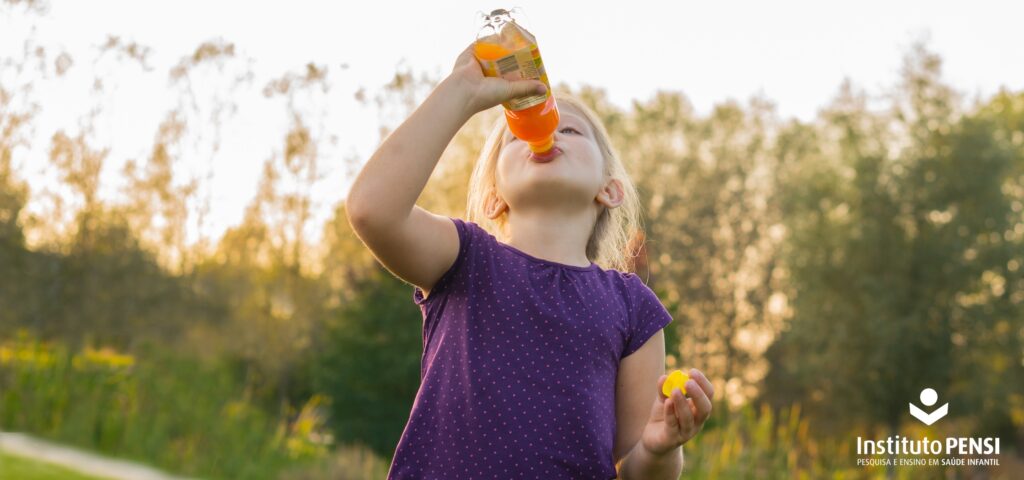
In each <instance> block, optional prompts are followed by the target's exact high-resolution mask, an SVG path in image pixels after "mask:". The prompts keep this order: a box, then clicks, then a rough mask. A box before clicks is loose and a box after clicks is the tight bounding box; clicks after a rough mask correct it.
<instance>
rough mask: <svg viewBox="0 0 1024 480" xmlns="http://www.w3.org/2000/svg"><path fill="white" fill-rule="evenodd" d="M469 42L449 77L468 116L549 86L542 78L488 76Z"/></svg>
mask: <svg viewBox="0 0 1024 480" xmlns="http://www.w3.org/2000/svg"><path fill="white" fill-rule="evenodd" d="M475 43H476V42H473V43H470V44H469V46H468V47H466V49H465V50H463V51H462V54H460V55H459V57H458V58H457V59H456V60H455V67H454V68H452V73H451V74H450V75H449V76H448V78H447V79H445V80H446V81H450V82H451V83H452V84H454V85H455V86H456V89H457V90H459V92H460V94H461V95H462V97H463V99H464V100H465V101H464V103H463V105H464V107H465V108H466V110H467V111H466V113H467V116H472V115H473V114H475V113H478V112H481V111H484V110H487V109H488V108H491V107H493V106H495V105H498V104H500V103H502V102H507V101H509V100H512V99H513V98H520V97H526V96H530V95H537V94H541V93H544V92H545V91H546V90H547V86H546V85H544V82H541V81H540V80H516V81H509V80H505V79H503V78H495V77H487V76H485V75H484V71H483V68H482V67H481V66H480V62H479V61H477V59H476V56H474V55H473V47H474V45H475Z"/></svg>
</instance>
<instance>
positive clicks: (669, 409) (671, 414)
mask: <svg viewBox="0 0 1024 480" xmlns="http://www.w3.org/2000/svg"><path fill="white" fill-rule="evenodd" d="M662 408H663V409H664V410H665V425H666V426H668V429H669V431H670V432H675V431H679V430H680V426H679V420H678V419H677V418H676V411H675V407H674V406H673V402H672V399H671V398H669V399H667V400H665V403H664V406H663V407H662Z"/></svg>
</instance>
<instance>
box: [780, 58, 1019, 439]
mask: <svg viewBox="0 0 1024 480" xmlns="http://www.w3.org/2000/svg"><path fill="white" fill-rule="evenodd" d="M938 76H939V72H938V63H937V62H936V61H935V59H934V58H933V57H931V56H929V55H927V54H924V53H922V52H917V56H913V57H910V58H909V59H908V65H907V67H906V70H905V72H904V78H905V83H904V87H903V88H904V89H905V92H904V95H903V96H902V97H901V98H905V99H906V104H907V105H903V104H897V106H896V110H895V113H893V114H892V116H891V117H890V116H888V115H885V114H876V113H872V112H869V111H867V110H866V108H865V103H864V98H863V97H862V96H857V95H855V94H854V93H852V92H851V91H850V90H849V89H848V88H847V89H845V90H844V91H843V92H841V95H840V97H838V98H837V100H836V102H835V104H834V105H833V106H831V107H830V108H829V109H827V110H826V111H825V123H824V124H823V125H821V126H820V127H808V126H803V125H798V124H794V125H792V126H790V127H789V128H788V130H787V131H786V132H785V133H784V134H783V137H782V138H783V139H785V141H786V143H785V144H784V148H786V149H787V152H788V153H790V154H791V155H792V157H793V158H792V160H791V161H792V164H791V165H790V170H789V171H787V172H786V175H787V176H785V177H783V178H784V179H785V182H784V183H783V185H782V188H783V189H784V190H785V191H787V192H788V193H787V195H786V196H785V198H784V202H785V203H784V204H783V205H784V207H783V208H784V211H785V217H784V221H785V224H786V226H787V231H788V232H790V235H789V238H788V240H787V242H786V244H785V249H784V253H783V256H784V259H785V264H786V266H787V269H788V271H789V272H790V273H789V274H790V276H791V280H790V282H789V284H788V285H787V288H788V290H789V292H790V294H791V298H792V304H793V307H794V316H793V318H792V319H791V321H790V322H789V325H788V329H787V330H786V331H785V332H784V333H783V335H782V337H781V338H780V340H779V341H777V342H776V343H775V344H774V345H773V346H772V349H771V351H770V352H769V360H770V361H771V362H772V365H773V371H772V373H771V374H770V375H769V377H768V378H767V380H766V384H765V386H766V388H765V398H766V399H770V400H771V401H772V402H773V403H775V404H777V405H788V404H790V403H792V402H794V401H798V400H801V399H803V400H806V401H807V406H808V408H809V411H810V412H812V414H814V415H816V416H820V417H821V418H823V419H834V420H842V422H843V423H844V424H846V426H848V425H850V424H858V423H859V424H863V423H865V422H867V423H868V424H871V423H874V422H880V423H883V424H886V425H889V426H890V428H891V429H892V430H895V429H896V427H897V425H898V422H899V419H900V418H901V417H903V416H904V415H905V414H904V412H905V410H906V408H907V402H908V401H913V400H915V399H916V398H917V396H918V394H919V392H920V391H921V390H922V389H924V388H926V387H932V388H935V389H936V390H938V391H939V393H940V396H942V397H943V398H945V399H946V400H951V401H952V402H953V403H954V404H955V405H957V408H956V409H951V413H952V415H954V416H957V415H970V416H972V417H973V418H975V419H976V420H977V421H978V423H980V424H982V425H986V424H987V425H990V426H994V425H1000V429H1001V433H1002V434H1003V435H1004V436H1006V437H1008V438H1006V440H1012V438H1013V436H1012V435H1011V432H1013V431H1014V429H1018V430H1019V429H1020V428H1021V427H1022V426H1024V419H1021V418H1018V419H1017V420H1015V421H1013V422H1011V421H1010V419H1011V417H1012V415H1011V412H1012V411H1017V412H1021V411H1022V410H1021V406H1022V403H1021V398H1022V395H1024V391H1022V390H1021V385H1024V364H1022V363H1021V361H1020V352H1021V351H1022V348H1021V347H1022V338H1021V330H1020V325H1021V321H1022V319H1024V308H1022V304H1024V294H1022V293H1020V292H1022V291H1024V278H1022V276H1021V268H1020V265H1021V261H1022V259H1024V257H1022V256H1021V252H1022V251H1024V226H1022V220H1021V214H1020V211H1021V206H1020V205H1021V203H1020V202H1021V199H1022V198H1024V195H1022V189H1021V185H1022V180H1024V177H1022V176H1021V175H1020V172H1021V170H1022V167H1024V155H1022V149H1021V146H1020V144H1021V143H1022V141H1021V137H1022V136H1024V135H1022V134H1021V133H1019V130H1018V131H1017V132H1018V133H1013V130H1009V129H1007V127H1009V128H1011V129H1012V128H1015V127H1016V128H1019V125H1020V118H1024V117H1020V116H1019V115H1020V113H1017V114H1016V115H1014V114H1013V113H1012V112H1011V111H1007V110H1011V109H1012V108H1011V107H1010V105H1012V104H1013V102H1010V101H1008V99H1007V98H1002V99H996V100H994V102H997V103H996V104H997V105H1000V107H999V108H997V107H996V106H988V107H983V108H982V109H980V110H979V111H977V112H969V113H966V114H963V115H962V116H960V117H959V118H957V117H954V112H953V108H954V104H953V99H952V98H951V96H950V93H949V92H948V91H947V90H946V89H945V88H944V87H943V86H942V85H941V83H940V82H939V78H938ZM996 110H998V111H1000V115H999V116H996V115H993V113H992V112H994V111H996ZM1020 111H1021V109H1019V107H1018V112H1020ZM890 132H905V133H902V134H899V136H897V137H896V138H893V134H892V133H890ZM1015 136H1016V138H1017V144H1014V143H1013V142H1012V139H1013V138H1015ZM904 138H909V140H908V142H907V143H905V144H903V145H904V147H903V148H901V149H898V150H894V149H892V148H891V145H900V144H901V143H899V142H900V140H901V139H904ZM828 139H834V142H835V143H832V142H830V141H829V140H828ZM829 152H835V153H834V154H831V155H830V153H829ZM1013 325H1016V326H1017V327H1016V328H1014V327H1013ZM996 398H998V399H1004V400H1001V401H992V399H996ZM980 430H989V431H991V428H990V427H981V428H980ZM961 433H962V434H963V433H966V432H961Z"/></svg>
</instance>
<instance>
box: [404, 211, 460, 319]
mask: <svg viewBox="0 0 1024 480" xmlns="http://www.w3.org/2000/svg"><path fill="white" fill-rule="evenodd" d="M448 219H449V220H451V221H452V223H454V224H455V230H456V231H457V232H458V235H459V253H458V255H456V257H455V261H454V262H452V265H451V267H449V268H448V270H447V271H445V272H444V274H443V275H441V278H439V279H438V280H437V282H435V283H434V287H433V288H431V289H430V294H429V295H427V297H426V298H424V297H423V290H422V289H420V287H417V286H413V293H412V299H413V302H415V303H416V305H425V304H427V303H431V302H433V301H434V299H436V298H438V297H441V296H444V295H445V294H446V293H447V292H448V289H449V287H450V286H451V284H452V281H453V280H454V278H455V277H457V276H458V273H459V272H460V271H461V270H463V266H464V265H465V264H466V263H467V262H468V261H467V259H466V257H467V256H469V252H470V248H471V245H472V244H473V237H474V236H475V235H474V229H473V228H472V227H473V225H471V224H470V223H467V222H465V221H463V220H462V219H461V218H455V217H448Z"/></svg>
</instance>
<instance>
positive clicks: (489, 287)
mask: <svg viewBox="0 0 1024 480" xmlns="http://www.w3.org/2000/svg"><path fill="white" fill-rule="evenodd" d="M451 220H452V221H453V222H454V223H455V226H456V229H457V230H458V235H459V253H458V257H457V258H456V260H455V262H454V263H453V264H452V266H451V268H450V269H449V270H448V271H447V272H445V273H444V275H443V276H442V277H441V278H440V279H439V280H438V281H437V283H436V284H435V286H434V288H433V289H432V290H431V291H430V293H429V295H428V296H427V297H426V298H424V296H423V291H422V290H420V289H419V288H417V287H414V289H413V301H414V302H416V304H417V305H419V307H420V310H421V311H422V312H423V346H424V347H423V357H422V359H421V367H420V388H419V391H418V392H417V393H416V399H415V401H414V403H413V406H412V411H411V412H410V414H409V421H408V423H406V426H405V430H404V431H403V432H402V436H401V439H400V440H399V442H398V446H397V447H396V449H395V455H394V459H393V460H392V463H391V467H390V470H389V472H388V479H389V480H397V479H431V480H433V479H446V480H454V479H520V478H528V479H545V480H555V479H573V480H579V479H601V480H607V479H611V478H615V477H616V473H615V462H614V460H613V456H612V443H613V440H614V438H615V379H616V374H617V373H618V367H619V362H620V361H621V360H622V358H624V357H625V356H627V355H629V354H631V353H633V352H635V351H636V350H638V349H639V348H640V347H641V346H642V345H643V344H644V343H645V342H646V341H647V340H648V339H649V338H650V337H651V336H652V335H654V334H655V333H657V332H658V330H661V329H662V328H664V327H665V326H666V325H668V324H669V322H671V321H672V316H671V315H670V314H669V313H668V311H667V310H666V309H665V307H664V306H663V305H662V304H661V302H660V301H659V300H658V297H657V296H656V295H655V294H654V292H652V291H651V289H650V288H648V287H647V285H645V284H644V283H643V282H642V281H641V279H640V278H639V277H638V276H636V275H635V274H631V273H623V272H619V271H617V270H604V269H602V268H601V267H600V266H598V265H597V264H595V263H591V264H590V266H587V267H578V266H573V265H566V264H561V263H556V262H552V261H548V260H544V259H540V258H537V257H533V256H531V255H528V254H526V253H525V252H522V251H520V250H517V249H516V248H514V247H512V246H511V245H507V244H505V243H502V242H499V241H498V240H497V239H496V238H495V237H494V236H492V235H491V234H490V233H488V232H487V231H486V230H484V229H483V228H481V227H480V226H479V225H477V224H475V223H473V222H465V221H463V220H461V219H458V218H452V219H451Z"/></svg>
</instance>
